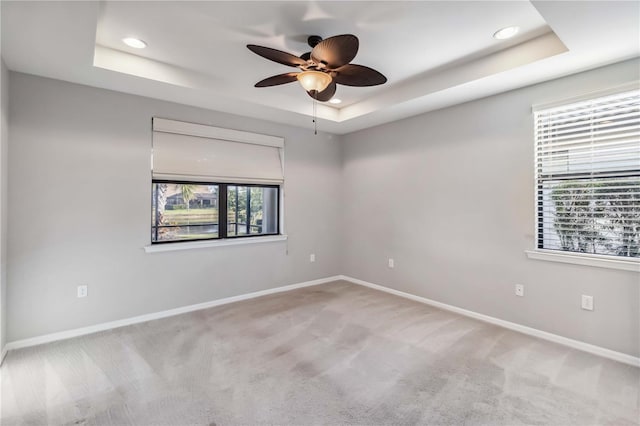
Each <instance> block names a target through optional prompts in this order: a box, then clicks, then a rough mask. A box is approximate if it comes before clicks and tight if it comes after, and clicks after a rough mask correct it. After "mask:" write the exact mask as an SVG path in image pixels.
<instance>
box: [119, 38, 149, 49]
mask: <svg viewBox="0 0 640 426" xmlns="http://www.w3.org/2000/svg"><path fill="white" fill-rule="evenodd" d="M122 42H123V43H124V44H126V45H127V46H129V47H133V48H134V49H144V48H145V47H147V43H145V42H144V41H142V40H140V39H139V38H135V37H126V38H123V39H122Z"/></svg>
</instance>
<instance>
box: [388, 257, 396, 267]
mask: <svg viewBox="0 0 640 426" xmlns="http://www.w3.org/2000/svg"><path fill="white" fill-rule="evenodd" d="M395 267H396V262H395V261H394V260H393V259H389V268H391V269H393V268H395Z"/></svg>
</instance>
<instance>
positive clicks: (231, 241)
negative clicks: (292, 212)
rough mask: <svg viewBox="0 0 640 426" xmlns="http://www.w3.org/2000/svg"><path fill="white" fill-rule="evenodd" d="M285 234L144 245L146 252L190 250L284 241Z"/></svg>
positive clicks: (285, 238)
mask: <svg viewBox="0 0 640 426" xmlns="http://www.w3.org/2000/svg"><path fill="white" fill-rule="evenodd" d="M286 240H287V236H286V235H269V236H265V237H246V238H228V239H225V240H213V241H190V242H184V243H174V244H171V243H166V244H151V245H148V246H145V247H144V251H145V252H146V253H158V252H163V251H177V250H191V249H199V248H210V247H224V246H239V245H245V244H262V243H273V242H277V241H286Z"/></svg>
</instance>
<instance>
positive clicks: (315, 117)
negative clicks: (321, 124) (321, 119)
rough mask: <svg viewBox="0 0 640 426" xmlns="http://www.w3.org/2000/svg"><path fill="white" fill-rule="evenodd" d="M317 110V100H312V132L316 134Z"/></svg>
mask: <svg viewBox="0 0 640 426" xmlns="http://www.w3.org/2000/svg"><path fill="white" fill-rule="evenodd" d="M317 111H318V101H317V100H315V99H314V100H313V134H314V135H317V134H318V116H317Z"/></svg>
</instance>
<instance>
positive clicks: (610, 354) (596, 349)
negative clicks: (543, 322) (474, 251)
mask: <svg viewBox="0 0 640 426" xmlns="http://www.w3.org/2000/svg"><path fill="white" fill-rule="evenodd" d="M340 279H343V280H345V281H349V282H352V283H354V284H359V285H362V286H365V287H369V288H373V289H375V290H380V291H384V292H385V293H390V294H394V295H396V296H400V297H404V298H406V299H411V300H415V301H416V302H420V303H424V304H427V305H431V306H435V307H436V308H440V309H444V310H446V311H450V312H455V313H457V314H460V315H464V316H466V317H470V318H475V319H477V320H480V321H484V322H488V323H490V324H494V325H497V326H500V327H504V328H508V329H509V330H514V331H517V332H520V333H523V334H528V335H530V336H534V337H538V338H540V339H544V340H548V341H550V342H555V343H559V344H561V345H564V346H569V347H570V348H574V349H578V350H581V351H584V352H589V353H591V354H594V355H599V356H601V357H603V358H609V359H612V360H614V361H619V362H622V363H625V364H629V365H633V366H635V367H640V358H637V357H634V356H632V355H629V354H625V353H622V352H616V351H612V350H611V349H606V348H603V347H600V346H596V345H592V344H590V343H585V342H581V341H579V340H573V339H569V338H568V337H563V336H559V335H557V334H553V333H547V332H546V331H542V330H538V329H535V328H531V327H527V326H524V325H520V324H516V323H514V322H510V321H505V320H502V319H499V318H495V317H491V316H489V315H484V314H480V313H477V312H473V311H469V310H467V309H462V308H458V307H456V306H452V305H447V304H446V303H441V302H436V301H435V300H431V299H427V298H425V297H421V296H416V295H414V294H410V293H405V292H403V291H399V290H394V289H392V288H389V287H384V286H381V285H378V284H373V283H370V282H367V281H363V280H359V279H357V278H352V277H348V276H345V275H341V276H340Z"/></svg>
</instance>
